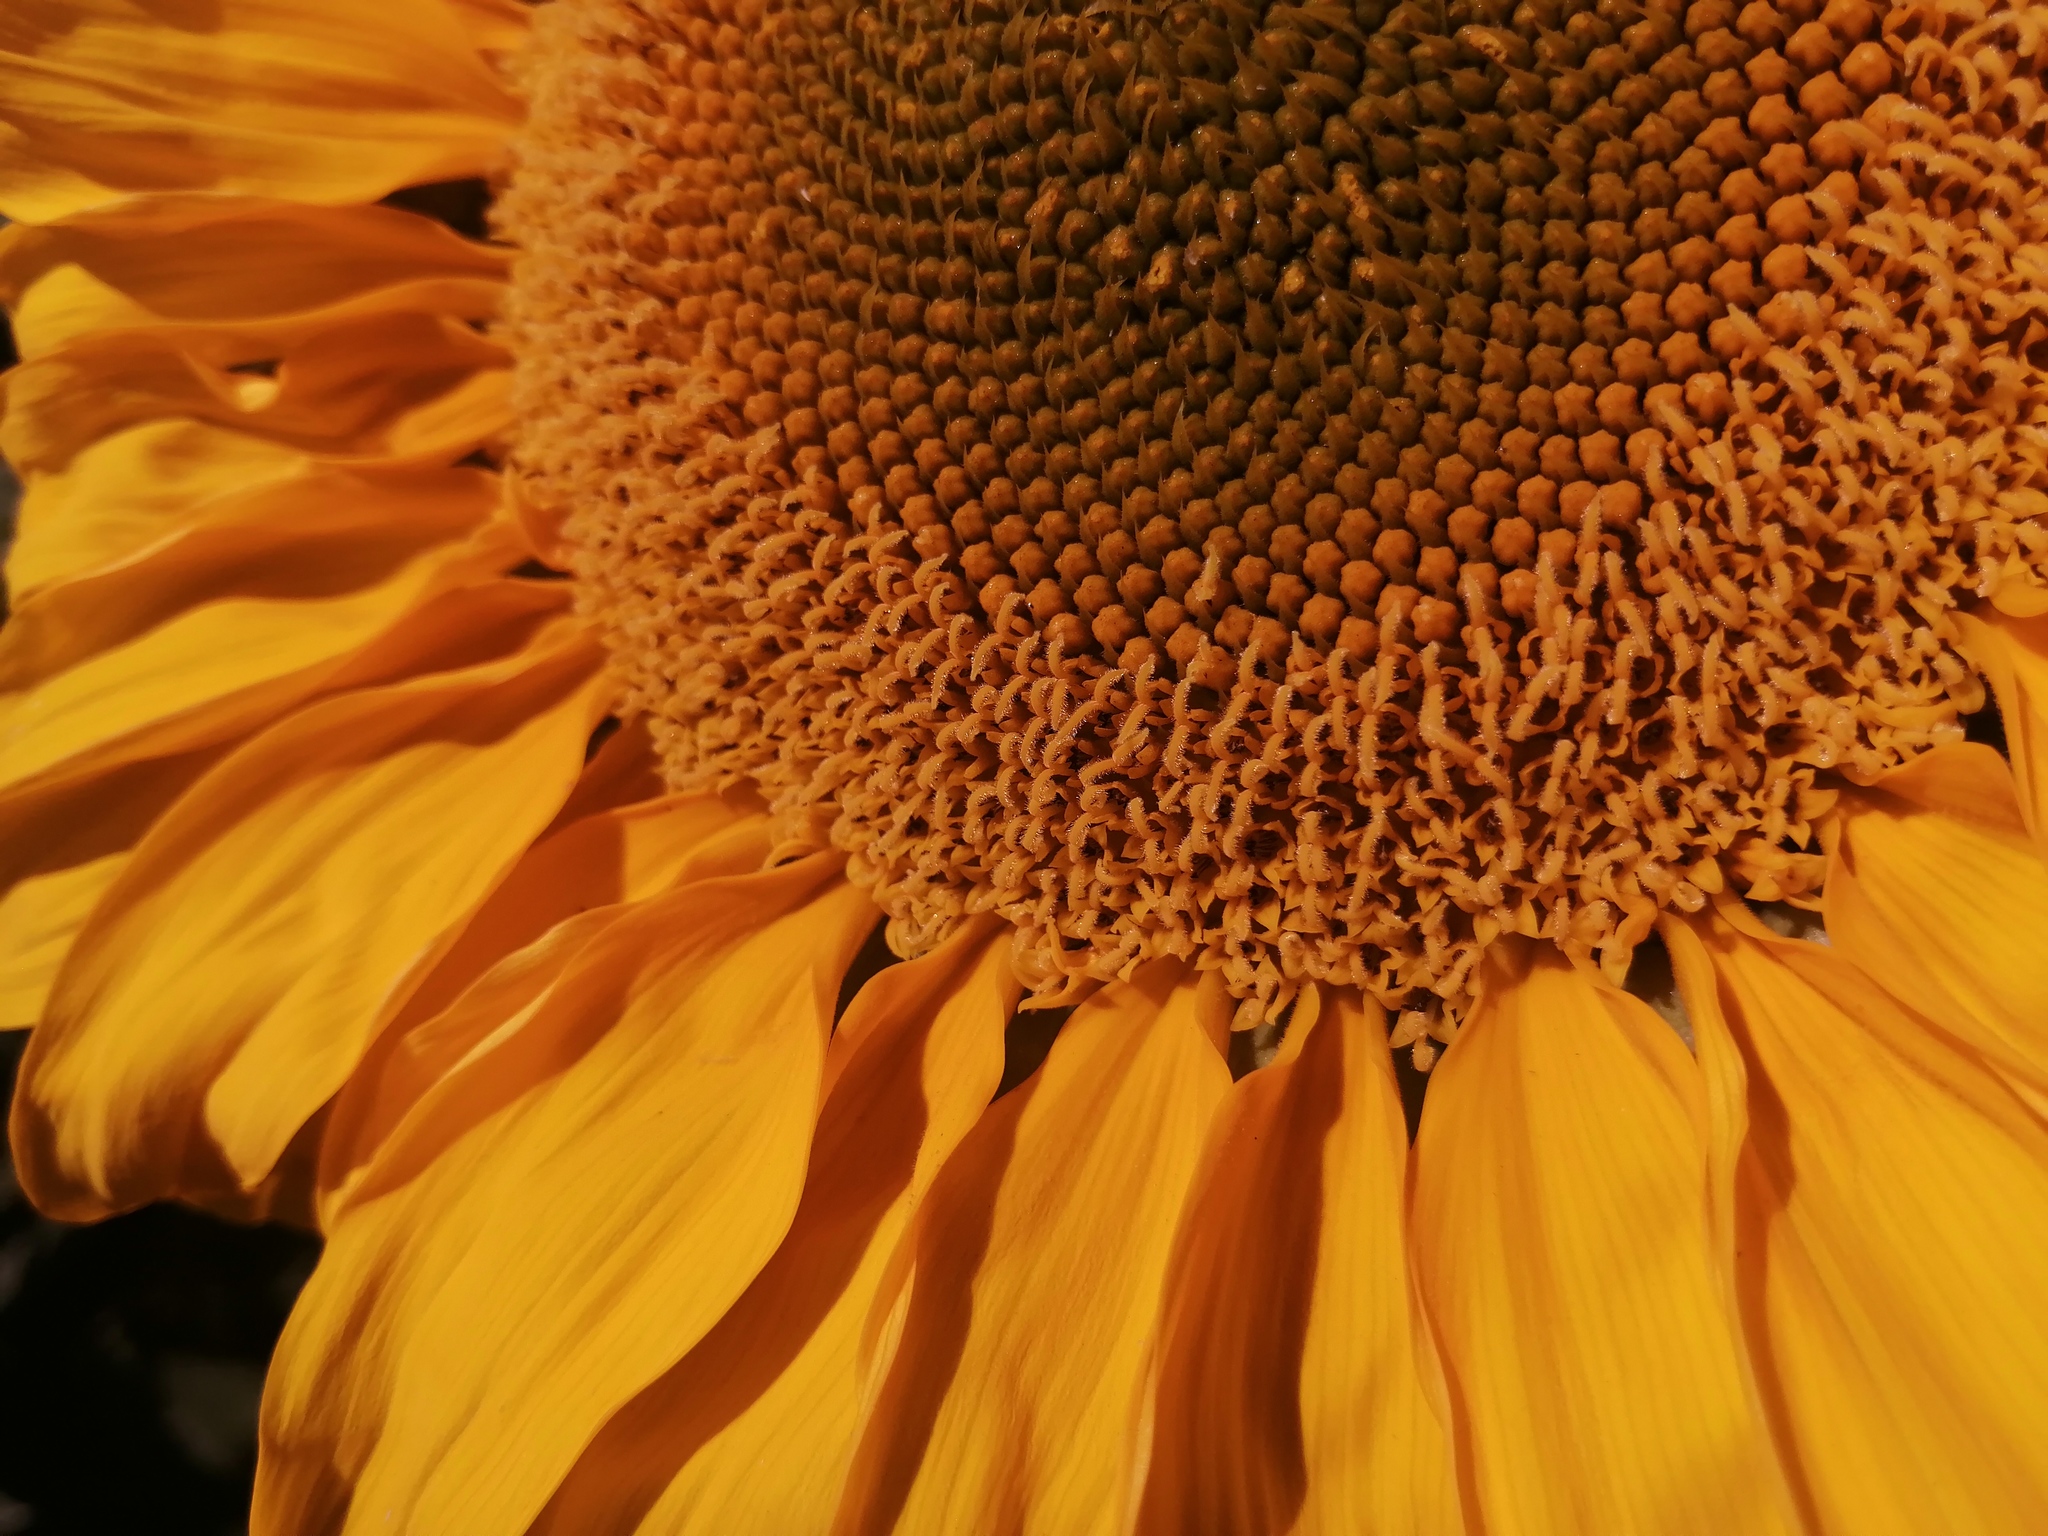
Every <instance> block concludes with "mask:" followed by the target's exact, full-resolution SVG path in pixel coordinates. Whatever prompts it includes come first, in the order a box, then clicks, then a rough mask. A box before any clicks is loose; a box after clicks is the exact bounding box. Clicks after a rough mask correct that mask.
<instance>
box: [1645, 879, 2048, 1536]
mask: <svg viewBox="0 0 2048 1536" xmlns="http://www.w3.org/2000/svg"><path fill="white" fill-rule="evenodd" d="M1667 933H1668V937H1669V939H1670V942H1671V950H1672V957H1673V961H1674V964H1675V966H1676V969H1677V972H1678V978H1679V984H1680V987H1681V989H1682V991H1683V994H1684V996H1685V1000H1686V1004H1687V1009H1688V1011H1689V1013H1690V1014H1691V1017H1692V1022H1693V1028H1694V1030H1695V1032H1696V1034H1697V1036H1698V1038H1699V1041H1700V1047H1701V1054H1702V1057H1703V1058H1704V1057H1705V1056H1706V1055H1707V1054H1708V1053H1709V1052H1710V1051H1715V1052H1721V1053H1726V1054H1730V1055H1738V1056H1739V1058H1740V1060H1741V1062H1742V1064H1743V1069H1744V1072H1745V1074H1746V1080H1747V1084H1748V1092H1747V1096H1748V1103H1747V1109H1746V1120H1747V1137H1746V1140H1745V1142H1744V1145H1743V1150H1742V1154H1741V1160H1740V1165H1739V1169H1738V1175H1737V1179H1736V1193H1737V1244H1736V1255H1737V1279H1738V1285H1739V1288H1740V1291H1741V1295H1742V1304H1743V1311H1744V1316H1745V1322H1746V1325H1747V1329H1748V1337H1749V1340H1750V1345H1751V1351H1752V1356H1753V1359H1754V1361H1755V1366H1756V1372H1757V1376H1758V1381H1759V1385H1760V1387H1761V1389H1762V1391H1763V1395H1764V1399H1765V1401H1766V1403H1767V1404H1768V1405H1769V1408H1770V1412H1771V1414H1772V1417H1773V1420H1774V1422H1775V1424H1776V1426H1777V1428H1778V1432H1779V1436H1780V1439H1781V1442H1782V1443H1783V1444H1784V1445H1786V1446H1787V1448H1788V1450H1789V1452H1790V1455H1789V1458H1788V1465H1789V1466H1791V1467H1792V1468H1793V1469H1794V1472H1795V1476H1796V1486H1797V1490H1798V1493H1799V1497H1800V1501H1801V1504H1802V1505H1803V1507H1804V1508H1805V1510H1806V1512H1807V1514H1808V1518H1809V1521H1810V1523H1811V1525H1812V1526H1813V1527H1814V1528H1815V1529H1817V1530H1819V1531H1822V1532H1825V1533H1828V1536H1919V1533H1923V1532H1927V1531H1998V1532H2007V1531H2011V1532H2021V1531H2035V1530H2041V1529H2044V1528H2048V1449H2044V1442H2043V1440H2042V1437H2041V1434H2040V1418H2041V1407H2042V1387H2041V1384H2042V1383H2043V1382H2044V1381H2048V1324H2044V1322H2043V1314H2042V1310H2041V1304H2040V1301H2041V1297H2042V1296H2043V1295H2044V1294H2048V1248H2044V1246H2043V1244H2042V1242H2041V1233H2042V1232H2043V1231H2044V1230H2048V1129H2044V1127H2043V1125H2042V1122H2041V1121H2040V1120H2039V1119H2038V1118H2037V1117H2036V1116H2034V1115H2033V1114H2031V1113H2029V1112H2028V1110H2027V1109H2026V1108H2025V1107H2024V1106H2023V1105H2022V1104H2021V1103H2020V1102H2019V1101H2018V1100H2017V1099H2016V1098H2015V1097H2014V1096H2013V1093H2012V1091H2011V1090H2010V1089H2009V1088H2008V1087H2007V1085H2006V1084H2005V1083H2004V1082H2003V1081H2001V1080H2000V1078H1999V1076H1998V1075H1997V1074H1996V1073H1995V1072H1994V1071H1993V1070H1991V1068H1989V1067H1988V1066H1986V1065H1985V1064H1984V1063H1983V1061H1981V1060H1980V1059H1979V1058H1978V1056H1977V1055H1976V1053H1975V1052H1973V1051H1971V1050H1968V1049H1967V1048H1964V1047H1962V1046H1960V1045H1958V1044H1957V1043H1956V1042H1955V1041H1954V1040H1953V1039H1951V1038H1950V1037H1949V1036H1947V1035H1946V1034H1945V1033H1943V1032H1942V1031H1940V1030H1938V1029H1935V1028H1932V1027H1930V1026H1929V1025H1928V1024H1927V1023H1926V1022H1925V1021H1923V1020H1921V1019H1919V1018H1918V1017H1916V1016H1915V1015H1913V1014H1912V1013H1911V1012H1909V1011H1908V1010H1907V1009H1906V1008H1904V1007H1903V1006H1902V1005H1901V1004H1900V1003H1899V1002H1898V1001H1897V1000H1896V999H1894V998H1893V997H1891V996H1889V995H1888V994H1887V993H1886V992H1885V991H1884V990H1883V989H1882V988H1880V987H1879V986H1878V985H1877V984H1876V983H1875V982H1874V981H1872V980H1871V979H1870V978H1869V977H1868V976H1866V975H1865V974H1864V973H1863V972H1862V971H1861V970H1859V969H1858V968H1857V967H1856V966H1854V965H1851V964H1850V963H1849V962H1848V961H1847V960H1845V959H1843V958H1842V957H1841V956H1840V955H1837V954H1835V953H1833V952H1832V951H1831V950H1829V949H1828V948H1827V947H1825V946H1823V945H1819V944H1811V943H1798V942H1795V941H1790V940H1783V939H1778V938H1776V937H1774V936H1773V935H1771V934H1769V933H1768V932H1766V931H1765V930H1764V929H1763V928H1761V927H1760V926H1757V925H1756V924H1754V923H1753V922H1752V921H1749V920H1746V919H1744V918H1743V917H1742V916H1741V914H1740V912H1739V909H1738V910H1737V911H1736V912H1735V913H1734V915H1733V921H1731V920H1730V919H1728V918H1723V917H1718V916H1712V915H1710V916H1709V918H1708V919H1707V920H1705V921H1703V922H1697V923H1694V924H1689V925H1676V924H1674V925H1670V927H1669V928H1668V930H1667Z"/></svg>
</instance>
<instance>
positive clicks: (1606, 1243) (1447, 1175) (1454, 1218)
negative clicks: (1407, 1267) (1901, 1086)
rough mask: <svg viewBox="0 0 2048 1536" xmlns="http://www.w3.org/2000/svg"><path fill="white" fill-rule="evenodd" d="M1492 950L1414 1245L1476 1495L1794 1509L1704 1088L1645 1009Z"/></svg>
mask: <svg viewBox="0 0 2048 1536" xmlns="http://www.w3.org/2000/svg"><path fill="white" fill-rule="evenodd" d="M1523 964H1524V965H1525V966H1526V969H1523V970H1520V971H1519V973H1517V970H1516V969H1514V968H1512V967H1511V964H1510V963H1498V964H1496V965H1495V967H1494V968H1493V969H1492V970H1491V971H1490V973H1489V976H1488V981H1487V990H1486V992H1485V994H1484V996H1483V997H1482V998H1481V1000H1480V1003H1479V1005H1478V1006H1477V1007H1476V1008H1475V1009H1474V1011H1473V1014H1472V1016H1471V1018H1470V1019H1469V1020H1468V1021H1467V1023H1466V1024H1465V1025H1464V1026H1463V1028H1462V1029H1461V1030H1460V1031H1459V1035H1458V1040H1457V1043H1456V1044H1455V1045H1453V1046H1452V1047H1451V1048H1450V1050H1449V1052H1448V1053H1447V1055H1446V1056H1445V1058H1444V1060H1443V1061H1442V1062H1441V1063H1440V1064H1439V1065H1438V1066H1437V1068H1436V1071H1435V1074H1434V1075H1433V1077H1432V1079H1431V1082H1430V1086H1429V1097H1428V1100H1427V1102H1426V1103H1425V1105H1424V1109H1423V1116H1422V1126H1421V1130H1420V1133H1419V1136H1418V1139H1417V1142H1416V1146H1415V1158H1416V1165H1417V1166H1416V1173H1415V1184H1414V1206H1413V1220H1414V1234H1415V1237H1414V1241H1415V1262H1416V1268H1417V1274H1418V1276H1419V1279H1420V1283H1421V1287H1422V1292H1423V1296H1424V1299H1425V1301H1426V1303H1427V1306H1428V1309H1429V1314H1430V1317H1431V1319H1432V1321H1433V1323H1434V1325H1435V1329H1436V1333H1437V1337H1438V1339H1439V1340H1440V1342H1441V1345H1442V1349H1443V1353H1444V1361H1445V1368H1446V1371H1447V1374H1448V1377H1449V1382H1450V1390H1451V1395H1452V1399H1453V1402H1454V1405H1455V1408H1456V1412H1457V1415H1458V1420H1459V1437H1460V1445H1459V1455H1460V1460H1461V1463H1462V1464H1463V1465H1464V1467H1465V1468H1466V1469H1467V1470H1466V1475H1467V1477H1468V1478H1469V1487H1470V1491H1471V1495H1472V1497H1473V1498H1474V1500H1475V1504H1474V1512H1475V1514H1476V1516H1477V1519H1478V1522H1479V1523H1480V1525H1481V1526H1482V1527H1483V1528H1484V1529H1487V1530H1500V1531H1513V1532H1515V1533H1516V1536H1525V1533H1526V1536H1543V1533H1556V1536H1578V1533H1582V1532H1586V1531H1646V1532H1648V1531H1655V1532H1658V1533H1660V1536H1679V1533H1683V1532H1697V1533H1699V1536H1719V1533H1725V1532H1730V1531H1742V1532H1766V1531H1794V1530H1797V1529H1798V1523H1797V1520H1796V1518H1795V1517H1794V1513H1793V1509H1792V1506H1791V1504H1790V1502H1789V1500H1788V1499H1787V1496H1786V1493H1785V1485H1784V1482H1783V1479H1782V1476H1781V1474H1780V1471H1779V1467H1778V1461H1777V1456H1776V1452H1775V1450H1774V1447H1773V1444H1772V1441H1771V1436H1770V1432H1769V1427H1768V1425H1767V1423H1766V1421H1765V1418H1764V1415H1763V1413H1762V1411H1761V1408H1760V1406H1759V1403H1758V1400H1757V1397H1756V1393H1755V1390H1754V1388H1753V1385H1752V1382H1751V1378H1750V1375H1749V1368H1748V1361H1747V1359H1746V1358H1745V1355H1744V1351H1743V1347H1742V1342H1741V1329H1740V1326H1739V1323H1738V1319H1737V1317H1736V1314H1735V1307H1734V1304H1733V1298H1732V1295H1731V1292H1730V1288H1729V1286H1728V1285H1727V1284H1726V1283H1725V1269H1724V1259H1723V1256H1722V1254H1721V1253H1720V1252H1719V1249H1718V1245H1717V1243H1716V1240H1715V1223H1714V1221H1713V1219H1712V1209H1711V1190H1710V1168H1709V1147H1710V1131H1709V1126H1708V1120H1707V1106H1706V1100H1705V1092H1704V1088H1703V1085H1702V1083H1701V1081H1700V1076H1699V1071H1698V1068H1697V1066H1696V1065H1695V1063H1694V1062H1693V1060H1692V1059H1691V1058H1690V1057H1689V1056H1688V1055H1687V1054H1686V1051H1685V1048H1684V1046H1683V1045H1682V1044H1681V1043H1680V1041H1679V1039H1678V1037H1677V1036H1676V1035H1675V1034H1674V1033H1673V1032H1672V1030H1671V1029H1670V1028H1669V1027H1668V1026H1667V1025H1665V1024H1664V1023H1663V1021H1662V1020H1660V1019H1659V1018H1658V1017H1657V1016H1656V1015H1655V1014H1654V1013H1652V1012H1651V1011H1650V1009H1649V1008H1648V1007H1647V1006H1646V1005H1644V1004H1642V1003H1640V1002H1638V1001H1637V1000H1635V999H1634V998H1632V997H1630V996H1628V995H1627V994H1625V993H1623V992H1621V991H1619V990H1618V989H1616V988H1614V987H1612V986H1610V985H1608V984H1607V983H1605V982H1603V981H1601V980H1599V979H1598V978H1596V977H1593V976H1589V975H1587V974H1585V973H1582V972H1580V971H1577V970H1574V969H1573V968H1572V967H1570V966H1569V965H1567V964H1566V963H1565V962H1564V961H1563V960H1562V959H1560V958H1559V957H1558V956H1557V955H1556V954H1555V953H1554V952H1551V951H1548V950H1543V951H1534V952H1530V951H1525V952H1524V954H1523Z"/></svg>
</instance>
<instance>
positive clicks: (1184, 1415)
mask: <svg viewBox="0 0 2048 1536" xmlns="http://www.w3.org/2000/svg"><path fill="white" fill-rule="evenodd" d="M1407 1167H1408V1131H1407V1126H1406V1124H1405V1123H1404V1121H1403V1119H1402V1113H1401V1099H1400V1092H1399V1089H1398V1088H1397V1087H1396V1085H1395V1081H1394V1066H1393V1061H1392V1058H1391V1057H1390V1055H1389V1053H1388V1050H1387V1032H1386V1020H1385V1018H1384V1016H1383V1015H1382V1014H1381V1012H1380V1010H1379V1008H1378V1007H1377V1006H1376V1005H1373V1004H1369V1003H1366V1004H1361V1001H1360V1000H1359V999H1358V998H1357V997H1356V995H1355V994H1352V993H1350V992H1349V991H1348V990H1340V989H1324V990H1323V991H1322V993H1321V994H1320V995H1318V993H1317V992H1316V991H1315V990H1314V989H1310V990H1309V991H1308V992H1307V993H1306V994H1305V995H1304V997H1303V998H1302V999H1301V1001H1299V1002H1297V1003H1296V1005H1295V1010H1294V1015H1293V1018H1292V1021H1291V1022H1290V1023H1289V1025H1288V1027H1287V1036H1286V1039H1285V1042H1284V1044H1283V1046H1282V1049H1281V1052H1280V1054H1279V1056H1278V1057H1277V1058H1276V1059H1275V1060H1274V1061H1273V1063H1272V1064H1271V1065H1270V1066H1268V1067H1266V1068H1264V1069H1262V1070H1260V1071H1257V1072H1254V1073H1252V1074H1250V1075H1249V1076H1247V1077H1245V1078H1243V1079H1242V1080H1241V1081H1239V1082H1238V1083H1237V1084H1236V1085H1235V1086H1234V1087H1233V1088H1232V1089H1231V1093H1230V1097H1229V1099H1228V1100H1227V1101H1226V1102H1225V1104H1224V1106H1223V1108H1222V1109H1221V1110H1220V1111H1219V1112H1218V1114H1217V1117H1216V1124H1215V1128H1214V1130H1213V1131H1212V1133H1211V1136H1210V1141H1209V1145H1208V1147H1207V1149H1206V1151H1205V1152H1204V1155H1203V1159H1202V1169H1201V1172H1200V1174H1199V1175H1198V1177H1197V1178H1196V1180H1195V1184H1194V1188H1193V1191H1192V1193H1191V1194H1190V1195H1189V1198H1188V1205H1187V1211H1186V1214H1185V1216H1184V1217H1183V1218H1182V1225H1181V1231H1180V1236H1179V1238H1178V1240H1177V1242H1176V1245H1175V1252H1174V1259H1173V1266H1172V1269H1171V1272H1170V1275H1169V1278H1168V1282H1167V1290H1166V1301H1165V1306H1164V1310H1163V1321H1162V1324H1161V1332H1160V1341H1159V1351H1158V1368H1157V1371H1156V1375H1155V1380H1154V1384H1153V1387H1152V1406H1151V1447H1150V1465H1149V1468H1148V1473H1147V1478H1146V1483H1145V1490H1144V1495H1143V1501H1142V1506H1141V1510H1140V1518H1139V1520H1138V1523H1137V1530H1138V1531H1139V1532H1141V1533H1146V1536H1182V1533H1185V1532H1190V1531H1228V1532H1231V1533H1232V1536H1261V1533H1265V1532H1272V1533H1280V1532H1287V1531H1293V1532H1298V1533H1300V1536H1317V1533H1320V1536H1340V1533H1346V1532H1352V1531H1359V1530H1369V1531H1373V1532H1377V1533H1384V1536H1399V1533H1413V1536H1424V1533H1438V1532H1445V1533H1448V1532H1452V1531H1456V1530H1459V1529H1462V1522H1461V1519H1460V1515H1459V1508H1458V1494H1457V1489H1456V1484H1455V1479H1454V1475H1453V1470H1452V1464H1451V1440H1450V1436H1449V1435H1448V1434H1447V1433H1446V1431H1445V1428H1444V1426H1443V1425H1442V1424H1441V1423H1440V1422H1439V1420H1438V1418H1437V1417H1436V1413H1435V1410H1434V1409H1433V1408H1432V1407H1431V1405H1430V1403H1429V1400H1428V1398H1429V1394H1428V1393H1426V1392H1425V1390H1424V1385H1423V1383H1424V1381H1425V1379H1428V1378H1433V1377H1435V1375H1436V1365H1435V1361H1434V1359H1433V1357H1431V1358H1426V1359H1425V1360H1421V1361H1419V1360H1418V1358H1417V1354H1416V1351H1417V1348H1418V1345H1420V1346H1421V1347H1422V1348H1424V1349H1425V1350H1426V1349H1429V1348H1430V1346H1429V1345H1428V1343H1427V1340H1426V1337H1424V1336H1423V1331H1422V1329H1421V1327H1420V1319H1419V1317H1418V1315H1417V1308H1416V1307H1415V1305H1414V1299H1413V1296H1412V1288H1411V1285H1410V1281H1409V1271H1408V1243H1407V1231H1406V1219H1405V1214H1404V1210H1403V1206H1404V1203H1405V1198H1406V1187H1407ZM1436 1395H1437V1396H1438V1397H1439V1398H1440V1397H1441V1395H1442V1394H1441V1390H1440V1386H1439V1390H1438V1392H1437V1394H1436Z"/></svg>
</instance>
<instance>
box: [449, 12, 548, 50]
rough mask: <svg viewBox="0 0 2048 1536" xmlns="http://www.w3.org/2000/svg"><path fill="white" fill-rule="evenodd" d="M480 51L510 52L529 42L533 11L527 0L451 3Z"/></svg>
mask: <svg viewBox="0 0 2048 1536" xmlns="http://www.w3.org/2000/svg"><path fill="white" fill-rule="evenodd" d="M450 3H451V4H452V5H453V6H454V8H455V13H456V15H457V16H458V17H459V18H460V19H461V21H462V25H463V26H464V28H465V29H467V31H468V33H469V35H470V38H471V40H472V41H473V42H474V43H475V45H476V46H477V47H478V48H479V49H484V50H496V51H508V50H510V49H514V48H517V47H518V46H519V45H520V44H521V43H523V42H525V41H526V37H527V34H528V33H529V32H530V31H531V30H532V28H533V7H532V6H531V5H528V4H527V3H526V0H450Z"/></svg>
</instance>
